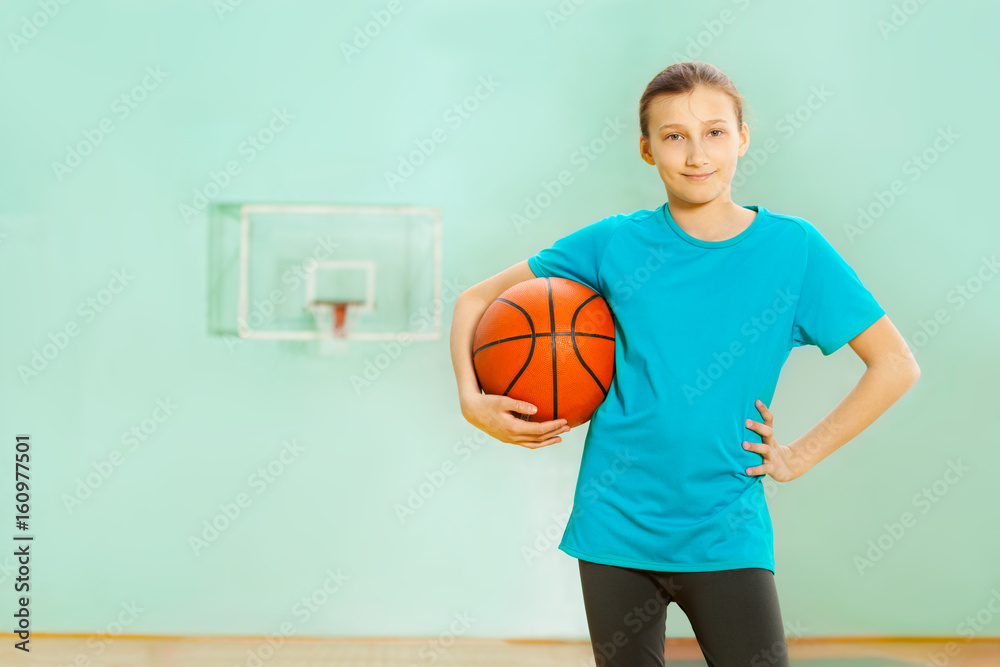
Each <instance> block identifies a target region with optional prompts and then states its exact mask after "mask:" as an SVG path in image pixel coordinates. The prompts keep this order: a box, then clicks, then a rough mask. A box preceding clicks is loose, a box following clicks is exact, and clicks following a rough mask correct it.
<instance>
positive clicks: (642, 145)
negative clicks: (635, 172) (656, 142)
mask: <svg viewBox="0 0 1000 667" xmlns="http://www.w3.org/2000/svg"><path fill="white" fill-rule="evenodd" d="M639 156H640V157H641V158H642V159H643V160H644V161H645V162H646V164H653V165H655V164H656V160H654V159H653V153H652V151H651V150H650V149H649V142H648V141H646V137H644V136H642V135H641V134H640V135H639Z"/></svg>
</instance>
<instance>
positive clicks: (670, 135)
mask: <svg viewBox="0 0 1000 667" xmlns="http://www.w3.org/2000/svg"><path fill="white" fill-rule="evenodd" d="M712 132H718V133H719V134H717V135H715V136H717V137H719V136H722V135H723V134H725V132H724V131H723V130H720V129H718V128H716V129H714V130H712V131H711V132H709V134H711V133H712ZM679 136H681V135H679V134H677V133H676V132H673V133H671V134H668V135H667V136H665V137H663V138H664V139H669V138H670V137H679Z"/></svg>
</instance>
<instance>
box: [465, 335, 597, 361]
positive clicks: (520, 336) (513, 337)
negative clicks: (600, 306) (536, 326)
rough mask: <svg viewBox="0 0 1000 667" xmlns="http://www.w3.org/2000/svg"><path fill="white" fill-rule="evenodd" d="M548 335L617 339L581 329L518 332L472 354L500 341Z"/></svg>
mask: <svg viewBox="0 0 1000 667" xmlns="http://www.w3.org/2000/svg"><path fill="white" fill-rule="evenodd" d="M546 336H576V337H578V338H579V337H581V336H586V337H588V338H603V339H604V340H614V339H615V337H614V336H605V335H604V334H595V333H587V332H580V331H577V332H576V333H573V332H572V331H557V332H555V333H552V332H550V331H546V332H543V333H530V334H518V335H517V336H511V337H510V338H500V339H499V340H495V341H493V342H492V343H486V344H485V345H482V346H480V347H479V349H477V350H476V351H475V352H473V353H472V355H473V356H475V355H477V354H479V353H480V352H481V351H482V350H485V349H486V348H488V347H490V346H493V345H499V344H500V343H509V342H510V341H512V340H522V339H524V338H545V337H546Z"/></svg>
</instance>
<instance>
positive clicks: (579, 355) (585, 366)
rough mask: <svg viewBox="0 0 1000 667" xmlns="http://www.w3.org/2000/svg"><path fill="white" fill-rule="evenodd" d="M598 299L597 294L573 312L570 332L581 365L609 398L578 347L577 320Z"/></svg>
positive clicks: (574, 350)
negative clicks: (589, 304) (585, 308)
mask: <svg viewBox="0 0 1000 667" xmlns="http://www.w3.org/2000/svg"><path fill="white" fill-rule="evenodd" d="M597 297H598V295H597V294H595V295H593V296H592V297H590V298H589V299H587V300H586V301H584V302H583V303H581V304H580V305H579V307H578V308H577V309H576V310H575V311H574V312H573V321H572V323H571V324H570V326H569V332H570V334H571V335H572V336H573V352H574V353H575V354H576V358H577V359H579V360H580V365H581V366H583V367H584V368H585V369H587V372H588V373H590V377H592V378H594V382H596V383H597V387H598V388H599V389H600V390H601V393H602V394H604V396H605V398H607V396H608V390H607V389H605V388H604V385H602V384H601V381H600V379H599V378H598V377H597V374H596V373H594V371H592V370H591V369H590V366H588V365H587V362H586V361H584V360H583V355H582V354H580V348H578V347H577V346H576V318H577V316H578V315H579V314H580V311H581V310H583V308H584V306H586V305H587V304H588V303H590V302H591V301H593V300H594V299H596V298H597ZM552 340H555V338H553V339H552Z"/></svg>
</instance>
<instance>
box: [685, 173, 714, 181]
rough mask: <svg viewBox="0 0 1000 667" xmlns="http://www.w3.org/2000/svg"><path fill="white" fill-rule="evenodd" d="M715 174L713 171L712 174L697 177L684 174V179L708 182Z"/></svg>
mask: <svg viewBox="0 0 1000 667" xmlns="http://www.w3.org/2000/svg"><path fill="white" fill-rule="evenodd" d="M714 173H715V172H714V171H713V172H712V173H710V174H700V175H696V176H692V175H691V174H684V177H685V178H690V179H691V180H692V181H704V180H707V179H708V178H709V177H710V176H711V175H712V174H714Z"/></svg>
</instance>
